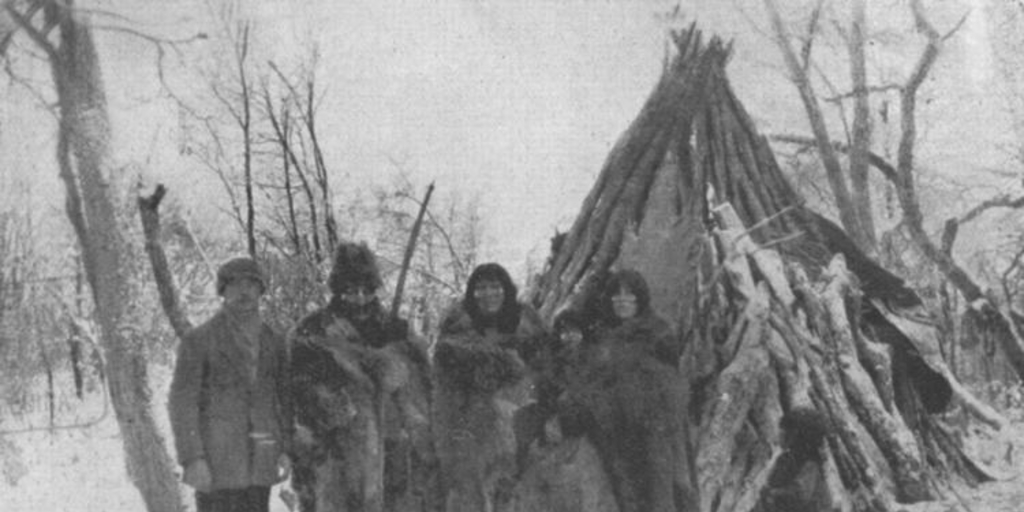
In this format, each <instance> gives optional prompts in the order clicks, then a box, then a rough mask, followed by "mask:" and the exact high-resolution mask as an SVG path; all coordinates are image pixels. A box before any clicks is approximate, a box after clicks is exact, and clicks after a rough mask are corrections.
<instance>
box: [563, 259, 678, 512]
mask: <svg viewBox="0 0 1024 512" xmlns="http://www.w3.org/2000/svg"><path fill="white" fill-rule="evenodd" d="M594 302H596V305H595V306H592V307H591V309H592V310H594V311H592V312H591V313H590V314H592V315H595V316H596V317H595V318H594V323H595V324H596V325H595V327H594V334H593V335H594V342H593V343H592V344H584V346H583V347H584V351H585V353H584V354H583V355H582V357H581V358H580V362H579V363H578V364H579V365H580V368H579V369H578V370H577V371H575V372H574V373H575V374H574V375H573V376H572V377H571V382H570V383H569V384H568V386H567V390H566V391H565V393H564V396H563V397H562V399H561V401H560V406H559V408H560V413H559V416H560V417H559V419H560V426H561V428H562V431H563V433H564V434H565V435H568V436H580V435H586V436H588V437H589V438H590V440H591V441H592V442H593V443H594V446H595V448H596V449H597V452H598V454H599V456H600V458H601V461H602V464H603V466H604V468H605V472H606V473H607V474H608V477H609V479H610V480H611V482H612V490H613V491H614V494H615V499H616V502H617V503H618V507H619V510H620V511H622V512H681V511H686V510H696V506H697V500H696V496H695V492H694V490H695V489H696V485H695V483H694V481H693V472H692V471H691V470H690V467H691V460H690V456H689V447H688V444H687V435H686V425H687V423H686V419H685V415H684V414H685V399H686V396H685V395H686V392H685V384H684V380H683V379H682V376H681V375H680V374H679V371H678V369H677V364H678V363H677V361H678V358H679V353H680V351H679V350H677V349H676V348H675V342H674V340H675V338H674V336H673V335H672V329H671V327H670V326H669V324H668V323H667V322H666V321H665V320H663V319H661V318H659V317H658V316H657V315H656V314H655V313H654V312H653V310H652V308H651V304H650V293H649V291H648V288H647V283H646V281H645V280H644V278H643V276H641V275H640V274H639V273H638V272H636V271H633V270H621V271H618V272H613V273H612V274H610V275H609V276H608V278H607V279H606V281H605V283H604V285H603V286H602V287H601V292H600V294H599V296H598V297H597V298H596V301H594Z"/></svg>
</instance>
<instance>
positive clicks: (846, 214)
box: [764, 0, 868, 247]
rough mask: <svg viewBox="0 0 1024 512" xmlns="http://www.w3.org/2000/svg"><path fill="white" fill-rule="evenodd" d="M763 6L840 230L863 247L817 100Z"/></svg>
mask: <svg viewBox="0 0 1024 512" xmlns="http://www.w3.org/2000/svg"><path fill="white" fill-rule="evenodd" d="M764 4H765V7H766V8H767V9H768V13H769V16H770V18H771V23H772V27H773V29H774V31H775V43H776V44H777V45H778V47H779V49H780V50H781V52H782V56H783V60H785V62H786V68H788V70H789V74H790V80H792V82H793V85H795V86H796V88H797V91H798V92H799V93H800V99H801V100H802V101H803V104H804V109H805V110H806V112H807V120H808V122H809V123H810V124H811V130H812V132H813V133H814V137H815V141H816V145H817V148H818V154H819V155H820V157H821V162H822V164H823V165H824V166H825V174H826V176H827V177H828V181H829V185H830V186H831V188H832V195H833V196H834V197H835V201H836V207H837V209H838V210H839V218H840V220H841V221H842V223H843V227H844V228H846V231H847V232H848V233H849V234H850V235H851V237H852V238H853V239H854V240H855V241H856V242H857V244H858V245H860V246H861V247H864V246H865V244H866V243H867V242H868V241H867V240H866V238H865V234H864V232H863V230H862V228H861V225H860V222H859V219H858V217H857V215H856V213H855V210H854V207H853V202H852V199H851V197H850V190H849V187H848V186H847V184H846V178H845V177H844V175H843V169H842V167H841V166H840V165H839V159H838V158H837V157H836V154H835V150H834V149H833V148H832V143H831V140H830V137H829V135H828V127H827V126H826V125H825V118H824V116H823V115H822V113H821V107H820V106H819V105H818V99H817V96H816V95H815V93H814V89H813V88H812V86H811V82H810V80H809V79H808V76H807V73H805V72H804V71H803V69H802V67H801V65H800V62H799V61H798V60H797V57H796V54H795V52H794V50H793V46H792V44H791V43H790V40H789V36H788V35H787V33H786V28H785V26H784V25H783V22H782V16H781V15H780V14H779V8H778V6H777V5H776V0H764Z"/></svg>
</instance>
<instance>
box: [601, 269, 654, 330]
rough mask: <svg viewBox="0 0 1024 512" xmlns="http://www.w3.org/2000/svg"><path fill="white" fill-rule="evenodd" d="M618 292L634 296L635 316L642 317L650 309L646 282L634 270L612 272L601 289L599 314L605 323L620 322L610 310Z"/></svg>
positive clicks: (649, 294)
mask: <svg viewBox="0 0 1024 512" xmlns="http://www.w3.org/2000/svg"><path fill="white" fill-rule="evenodd" d="M619 290H628V291H629V292H630V293H632V294H633V295H636V316H643V315H645V314H647V312H648V311H650V308H651V290H650V288H648V287H647V280H645V279H644V276H643V275H641V274H640V272H637V271H636V270H631V269H625V270H618V271H616V272H612V273H611V274H609V275H608V277H607V278H606V279H605V282H604V286H602V287H601V297H600V304H599V313H600V315H601V318H602V319H604V320H605V321H606V322H611V323H618V322H619V321H620V320H619V318H618V317H617V316H615V312H614V310H613V309H612V297H613V296H614V295H615V294H616V293H618V292H619Z"/></svg>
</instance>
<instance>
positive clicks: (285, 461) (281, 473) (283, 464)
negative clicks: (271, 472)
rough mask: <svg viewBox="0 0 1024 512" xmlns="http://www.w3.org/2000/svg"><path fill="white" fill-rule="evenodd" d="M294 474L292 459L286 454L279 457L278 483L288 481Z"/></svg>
mask: <svg viewBox="0 0 1024 512" xmlns="http://www.w3.org/2000/svg"><path fill="white" fill-rule="evenodd" d="M291 474H292V459H291V457H289V456H288V455H286V454H283V453H282V454H281V455H279V456H278V457H277V481H278V482H282V481H284V480H287V479H288V477H289V476H291Z"/></svg>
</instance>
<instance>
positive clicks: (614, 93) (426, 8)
mask: <svg viewBox="0 0 1024 512" xmlns="http://www.w3.org/2000/svg"><path fill="white" fill-rule="evenodd" d="M981 1H982V0H971V1H970V2H966V1H965V2H949V3H943V4H944V5H945V6H946V7H947V8H948V9H946V11H944V12H941V13H938V14H937V16H938V18H939V20H938V22H937V24H940V27H941V26H942V24H944V23H946V24H948V23H950V21H948V20H954V21H955V19H956V17H955V15H956V13H957V12H960V11H958V10H957V9H959V7H960V6H965V7H971V6H972V5H974V4H978V5H980V3H981ZM781 3H782V4H783V5H784V7H785V8H787V9H795V10H800V9H805V8H806V5H807V4H808V2H804V1H800V0H792V1H788V2H781ZM889 3H894V4H898V2H889ZM97 4H98V5H99V6H101V7H109V8H114V9H116V10H118V12H122V13H126V15H127V16H129V17H130V18H132V19H136V20H139V23H138V28H139V29H140V30H144V31H148V32H151V33H159V34H165V35H172V36H174V37H181V36H187V35H189V34H193V33H196V32H198V31H206V30H211V28H210V27H209V18H208V11H207V10H206V7H204V6H203V5H204V4H203V2H202V1H199V0H176V1H166V2H154V1H140V2H124V1H119V0H106V1H103V2H97ZM674 4H675V2H668V1H664V2H663V1H648V2H644V1H635V2H634V1H557V2H556V1H531V2H510V1H478V0H447V1H429V2H413V1H397V0H366V1H357V0H346V1H334V0H330V1H328V0H323V1H314V0H259V1H255V0H252V1H247V2H245V6H246V10H247V11H248V14H249V15H250V16H252V17H253V19H254V20H255V21H256V26H257V30H258V36H257V37H258V38H259V42H260V44H261V50H260V51H262V52H266V53H265V55H268V56H269V58H275V59H286V58H288V57H295V56H296V55H302V54H303V47H304V45H306V44H308V43H310V42H313V43H316V44H317V45H318V47H319V48H320V51H321V55H322V57H321V61H320V68H319V74H318V82H319V83H320V84H322V86H323V90H324V93H325V95H324V102H323V104H322V105H321V110H320V116H321V121H322V124H321V127H320V133H321V138H322V142H323V144H324V146H325V149H326V152H327V155H326V156H327V162H328V166H329V168H330V169H331V170H332V172H333V173H334V184H335V186H337V187H346V188H348V187H356V188H363V189H368V188H369V187H371V186H373V185H379V184H385V183H387V182H388V179H387V178H388V177H389V176H391V175H392V174H393V173H394V171H395V168H394V167H393V166H392V165H391V163H390V160H391V159H395V160H399V161H401V162H403V165H404V167H405V168H406V169H408V170H410V171H411V172H413V178H414V180H415V182H416V184H417V185H418V186H419V187H420V188H421V189H423V188H425V187H426V184H427V183H429V182H430V181H435V182H436V184H437V187H438V192H439V193H444V192H449V191H459V192H460V193H461V194H462V195H463V197H470V196H472V195H474V194H479V195H480V197H481V205H482V213H483V214H484V217H485V219H486V222H487V224H486V227H487V229H488V235H489V237H490V240H491V242H493V245H490V246H489V247H488V248H487V249H488V250H487V251H485V256H486V257H488V258H489V259H496V260H499V261H501V262H503V263H505V264H507V265H508V266H509V267H510V268H512V269H515V270H521V269H522V267H523V264H524V262H525V260H526V257H527V255H528V253H529V252H530V251H534V256H535V257H542V256H543V251H544V250H546V243H547V242H546V241H547V238H548V237H550V236H551V235H552V234H553V232H554V229H555V228H556V227H560V228H562V229H565V228H566V227H568V225H569V224H570V223H571V221H572V219H573V218H574V217H575V215H576V213H577V212H578V210H579V207H580V204H581V202H582V200H583V197H584V196H585V194H586V193H587V191H588V190H589V189H590V187H591V186H592V185H593V181H594V178H595V177H596V175H597V172H598V170H599V169H600V166H601V164H602V162H603V161H604V158H605V157H606V156H607V154H608V151H609V150H610V149H611V146H612V145H613V144H614V143H615V141H616V139H617V138H618V136H619V135H620V134H621V133H622V131H623V130H624V129H625V128H626V126H627V125H628V124H629V122H630V121H631V120H632V119H633V117H634V116H635V115H636V114H637V112H638V110H639V108H640V105H641V104H642V102H643V101H644V99H646V97H647V94H648V93H649V92H650V90H651V88H652V86H653V84H654V82H655V80H656V79H657V77H658V74H659V71H660V66H661V61H662V57H663V53H664V48H665V47H664V30H665V25H664V24H663V22H662V21H659V19H658V18H657V17H656V14H657V13H663V12H665V11H667V10H668V9H669V8H671V6H672V5H674ZM736 4H742V5H748V6H752V7H749V8H748V9H747V10H746V13H747V14H746V16H748V17H744V16H743V15H742V14H739V13H738V12H737V11H736V10H735V9H734V6H735V5H736ZM872 4H873V5H877V4H875V3H874V2H872ZM758 5H760V2H715V1H692V2H684V11H687V12H689V13H690V14H691V15H690V17H691V18H696V19H697V20H698V21H699V22H700V23H701V26H702V27H704V28H706V29H707V30H708V31H710V32H715V33H719V34H722V35H724V36H725V37H735V38H737V41H736V57H735V58H734V59H733V62H732V63H731V64H730V73H731V74H732V76H733V82H734V85H735V86H736V88H737V90H738V92H739V94H740V98H741V99H742V100H743V101H744V102H745V103H746V104H747V107H748V109H749V110H750V111H751V114H752V115H753V116H754V118H755V119H756V120H758V122H759V123H760V124H761V126H762V129H763V130H764V131H768V130H771V129H775V130H784V131H790V132H803V133H806V129H805V128H804V127H803V125H804V122H803V117H802V114H801V113H800V110H799V108H798V105H797V104H796V103H795V101H796V96H795V93H794V91H793V89H792V86H791V85H788V84H787V83H786V82H785V80H784V76H783V75H782V74H781V72H779V71H778V64H777V62H778V53H777V50H776V49H775V48H774V47H773V46H772V45H771V44H769V42H768V41H767V40H766V39H765V38H764V36H763V35H762V34H758V33H757V28H756V25H757V24H758V23H760V24H761V26H764V18H763V15H762V14H761V13H760V11H759V10H758V9H757V8H756V6H758ZM126 6H127V8H128V9H129V10H126ZM951 6H952V8H949V7H951ZM130 9H135V10H130ZM751 21H753V24H752V23H751ZM890 21H892V20H890ZM895 22H899V21H898V20H897V21H895ZM983 25H984V23H983V18H978V17H975V18H972V19H971V20H970V23H968V27H967V29H968V30H965V31H964V33H963V37H962V38H956V39H954V40H953V42H952V43H950V46H951V48H952V49H951V50H949V52H948V56H947V55H944V57H943V58H947V57H948V58H950V59H953V62H959V63H961V64H962V63H964V62H968V63H974V64H973V66H974V67H973V68H971V67H970V66H964V65H960V66H959V67H957V66H954V65H947V67H946V68H942V69H940V70H938V71H937V72H936V76H937V77H940V78H942V77H943V76H944V75H943V73H952V74H958V75H956V76H952V75H951V76H950V77H946V78H943V79H945V80H951V81H952V82H955V83H958V84H960V85H959V86H958V87H962V91H960V92H957V93H956V94H954V95H946V96H942V97H936V98H934V99H935V100H936V101H939V102H948V103H949V105H952V106H951V107H943V108H945V109H947V110H948V109H951V108H954V107H955V108H956V109H963V110H964V111H965V112H967V114H965V115H964V116H963V117H964V123H965V124H970V123H976V124H977V125H979V126H980V125H983V124H985V123H988V124H990V125H991V123H992V121H991V115H987V114H986V115H984V116H980V119H978V120H976V121H971V119H970V117H971V115H974V116H979V113H980V112H988V111H989V110H991V107H990V106H986V105H983V104H982V103H983V102H984V101H985V100H981V99H978V98H976V97H975V96H977V94H976V93H972V92H971V91H972V90H978V91H983V90H984V89H985V87H986V86H987V84H988V83H989V81H990V80H991V76H990V75H991V73H990V72H989V71H988V65H987V64H985V63H984V58H985V55H986V51H985V48H986V45H987V42H986V41H985V40H984V30H983ZM978 27H981V30H980V31H979V28H978ZM99 37H100V44H101V47H100V51H101V59H102V60H103V65H104V70H105V78H106V80H107V85H108V89H109V91H110V101H111V111H112V116H113V119H114V124H115V133H116V146H115V147H116V148H117V152H118V154H117V158H118V161H119V162H121V163H124V164H134V165H136V166H137V167H140V168H142V169H143V170H144V172H145V173H146V174H147V175H148V176H149V177H150V178H151V179H153V180H159V181H163V182H166V183H168V184H169V185H170V186H171V188H172V194H176V195H177V196H178V199H179V200H181V201H182V203H183V204H186V205H189V207H190V208H191V209H193V211H194V214H195V215H196V217H197V218H198V219H209V218H211V217H210V212H211V211H212V210H211V205H213V204H215V203H220V204H224V203H223V201H224V198H223V196H222V195H221V190H220V189H219V187H218V186H217V185H216V182H215V181H213V180H212V177H211V176H209V175H205V176H204V175H202V173H201V172H200V171H197V166H196V164H195V162H190V161H188V160H187V159H186V158H184V157H182V156H181V155H179V154H178V149H180V148H179V147H178V145H177V144H176V143H175V141H177V140H180V136H181V135H180V133H178V131H179V126H178V117H177V115H178V114H177V109H176V108H174V105H173V103H172V102H170V101H169V100H167V99H166V98H161V92H160V89H159V87H158V83H157V80H156V74H155V65H154V62H155V52H154V51H153V48H152V47H151V46H150V45H148V44H146V43H143V42H140V41H139V40H138V39H136V38H133V37H132V36H126V35H123V34H116V33H101V35H100V36H99ZM203 44H207V43H198V44H197V45H194V46H192V51H194V52H197V53H201V52H202V51H203V47H202V45H203ZM915 56H916V55H913V54H912V55H910V58H913V57H915ZM979 59H981V60H979ZM169 62H170V64H173V61H169ZM978 62H981V64H977V63H978ZM979 66H980V67H979ZM41 69H43V70H44V71H45V68H41ZM41 73H42V71H41ZM40 76H41V77H45V74H41V75H40ZM751 77H757V78H754V79H752V78H751ZM172 83H173V84H174V85H175V87H177V88H178V90H179V92H181V93H182V94H185V95H187V94H188V92H189V91H188V89H189V83H188V82H187V81H186V82H185V83H182V81H180V80H179V81H178V82H173V80H172ZM958 91H959V90H958ZM18 94H19V96H17V97H19V98H22V99H25V98H26V97H25V95H24V93H21V92H19V93H18ZM12 97H13V96H12ZM26 104H27V102H22V101H14V102H10V101H9V102H5V104H4V110H3V115H4V119H5V120H6V121H7V122H6V123H4V125H3V126H2V127H0V143H3V144H4V147H5V148H9V152H8V153H7V157H6V158H8V159H10V160H9V161H10V162H11V164H12V165H9V166H5V167H8V168H10V167H17V168H21V169H24V168H31V169H35V170H36V172H37V173H38V174H39V176H38V180H37V181H38V182H39V183H40V184H39V185H36V186H37V187H38V188H44V189H45V188H46V187H50V186H51V185H52V186H54V187H56V186H58V184H57V182H56V180H55V178H54V176H55V171H53V170H52V167H51V165H52V164H51V163H49V162H48V160H49V159H48V158H40V155H46V156H48V155H52V151H53V150H52V146H51V144H52V131H51V130H52V126H51V125H49V124H47V123H46V122H38V121H33V120H34V119H38V117H37V116H38V115H39V114H38V113H37V112H36V113H33V112H32V111H31V109H29V108H27V107H26ZM794 106H796V107H797V108H793V107H794ZM34 116H36V117H34ZM926 119H927V117H926ZM12 126H18V127H19V129H18V130H12V129H11V127H12ZM954 131H955V133H952V134H951V135H950V134H946V135H942V137H941V138H945V139H952V140H954V141H955V142H956V143H953V144H951V143H950V142H948V141H947V142H944V143H940V144H937V146H936V147H937V148H939V149H937V152H938V154H939V155H940V157H941V158H939V159H940V160H945V161H948V160H949V159H950V158H953V159H955V158H958V155H959V157H963V158H970V159H973V160H976V159H977V154H978V149H977V148H976V147H974V146H971V144H974V142H970V141H968V142H967V144H968V145H967V146H966V147H964V146H963V144H965V137H964V136H963V135H962V133H961V131H963V126H960V127H958V128H956V129H955V130H954ZM977 131H978V130H977V129H974V130H972V133H977ZM923 133H925V134H928V133H929V132H928V128H926V129H925V130H923ZM12 141H20V142H19V143H12ZM957 144H961V146H957ZM942 151H946V152H947V153H948V154H946V155H944V156H943V155H942ZM986 151H988V150H986ZM925 158H927V156H926V157H925ZM197 173H198V174H197ZM4 179H5V180H10V176H9V175H7V176H5V177H4ZM204 180H205V181H204ZM8 183H10V182H9V181H8ZM53 190H54V191H55V192H56V191H58V190H59V188H54V189H53ZM43 195H48V196H49V197H52V198H56V197H59V195H58V194H43ZM51 202H52V203H53V204H57V205H58V206H59V202H57V201H51Z"/></svg>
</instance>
